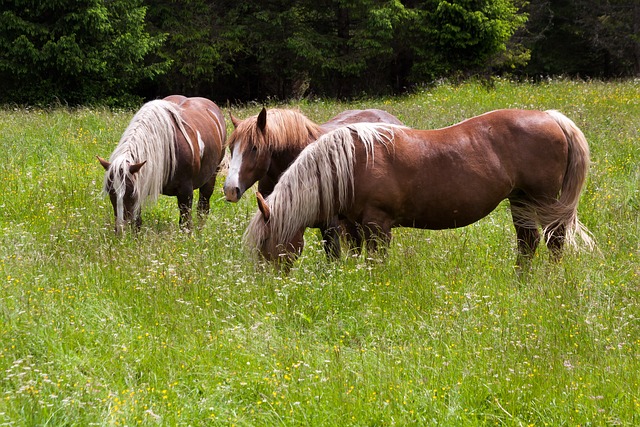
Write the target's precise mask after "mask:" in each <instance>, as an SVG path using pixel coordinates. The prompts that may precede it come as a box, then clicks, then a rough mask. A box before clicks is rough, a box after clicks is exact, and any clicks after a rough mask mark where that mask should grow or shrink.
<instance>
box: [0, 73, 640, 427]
mask: <svg viewBox="0 0 640 427" xmlns="http://www.w3.org/2000/svg"><path fill="white" fill-rule="evenodd" d="M273 106H275V105H273ZM278 106H283V105H282V104H280V105H278ZM284 106H285V107H299V108H300V109H301V110H302V111H303V112H304V113H305V114H306V115H307V116H308V117H310V118H311V119H312V120H314V121H318V122H321V121H324V120H327V119H329V118H330V117H332V116H333V115H335V114H337V113H338V112H340V111H342V110H344V109H347V108H373V107H376V108H383V109H386V110H388V111H389V112H391V113H393V114H395V115H397V116H398V117H399V118H400V119H401V120H403V121H404V122H405V123H406V124H408V125H410V126H412V127H418V128H435V127H442V126H446V125H449V124H452V123H455V122H457V121H459V120H462V119H464V118H467V117H471V116H473V115H477V114H480V113H483V112H486V111H489V110H492V109H497V108H506V107H517V108H527V109H558V110H560V111H562V112H563V113H565V114H566V115H567V116H568V117H570V118H572V119H573V120H574V121H575V122H576V124H577V125H578V126H579V127H580V128H581V129H582V130H583V131H584V133H585V135H586V136H587V139H588V140H589V142H590V146H591V154H592V166H591V170H590V176H589V179H588V184H587V187H586V189H585V192H584V194H583V197H582V199H581V204H580V207H579V213H580V217H581V220H582V221H583V222H584V223H585V225H586V226H587V227H588V228H589V229H590V230H591V232H592V233H593V235H594V236H595V238H596V240H597V243H598V247H599V251H596V252H586V253H576V252H569V253H567V254H566V255H565V257H564V260H563V261H562V262H561V263H559V264H552V263H550V262H549V261H548V259H547V257H548V252H547V251H546V250H545V249H544V248H542V249H541V250H539V252H538V255H537V256H536V258H535V259H534V262H533V267H532V270H531V272H530V273H529V274H528V275H526V276H524V277H522V278H520V279H519V278H518V276H517V275H516V273H515V271H514V261H515V236H514V231H513V229H512V225H511V221H510V215H509V211H508V208H507V206H506V205H505V204H503V205H501V206H500V207H499V208H498V209H497V210H496V211H495V212H494V213H492V214H491V215H490V216H489V217H487V218H485V219H483V220H481V221H480V222H478V223H476V224H474V225H472V226H469V227H466V228H463V229H457V230H449V231H425V230H414V229H396V230H395V231H394V238H393V241H392V244H391V247H390V250H389V253H388V257H387V258H386V260H385V261H384V262H374V261H368V260H366V259H362V258H343V259H341V260H339V261H338V262H335V263H329V262H327V261H326V260H325V258H324V255H323V251H322V247H321V245H320V243H319V239H318V235H317V234H316V233H317V231H316V230H308V231H307V235H306V240H307V246H306V248H305V252H304V254H303V256H302V257H301V259H300V260H299V261H298V262H297V263H296V265H295V268H294V269H293V270H292V271H291V273H290V274H289V275H288V276H283V275H279V274H276V273H274V272H272V271H270V270H264V269H259V268H255V266H254V265H253V264H252V262H251V261H250V260H249V259H248V257H247V256H246V254H245V252H244V250H243V248H242V246H241V238H242V233H243V231H244V228H245V226H246V224H247V222H248V220H249V218H250V217H251V215H253V213H254V211H255V206H256V205H255V198H254V197H252V191H248V192H247V195H246V196H245V198H243V200H241V202H240V203H239V204H237V205H234V204H227V203H225V202H224V200H223V197H222V192H221V188H220V187H221V185H222V182H223V180H224V177H220V179H219V180H218V189H217V190H216V193H215V195H214V199H215V200H214V201H213V203H212V212H211V215H210V217H209V220H208V222H207V223H206V224H205V225H204V226H203V227H202V229H201V230H200V231H199V232H196V233H194V234H193V235H185V234H183V233H180V232H179V231H178V226H177V221H178V210H177V206H176V201H175V199H170V198H167V197H162V198H161V199H160V200H159V202H158V204H157V205H155V206H154V207H151V208H148V209H146V210H145V211H144V212H143V221H144V224H143V227H142V231H141V232H140V233H139V235H137V236H132V235H131V234H128V235H126V236H124V237H122V238H117V237H116V236H114V234H113V218H112V209H111V205H110V203H109V200H108V198H106V197H105V196H104V195H103V194H101V184H102V178H103V169H102V168H101V167H100V165H99V164H98V162H97V160H96V159H95V155H101V156H103V157H108V155H109V154H110V153H111V151H112V150H113V148H114V147H115V145H116V143H117V142H118V140H119V138H120V136H121V134H122V132H123V131H124V129H125V127H126V125H127V124H128V122H129V120H130V119H131V117H132V115H133V112H132V111H124V112H122V111H108V110H100V109H98V110H96V109H88V108H87V109H74V110H69V109H64V108H59V109H53V110H31V109H19V108H9V107H5V108H4V109H1V110H0V138H1V140H2V150H1V151H0V426H44V425H47V426H92V425H94V426H136V425H147V426H155V425H163V426H217V425H220V426H227V425H237V426H272V425H282V426H294V425H304V426H388V425H403V426H404V425H416V426H426V425H434V426H435V425H438V426H484V425H504V426H578V425H579V426H588V425H591V426H607V425H612V426H613V425H615V426H619V425H621V426H636V425H640V219H639V218H640V81H639V80H635V81H626V82H612V83H601V82H574V81H550V82H545V83H542V84H516V83H511V82H508V81H503V80H498V81H497V82H496V84H495V87H493V88H487V87H485V86H483V85H480V84H476V83H466V84H463V85H460V86H451V85H442V86H438V87H435V88H432V89H429V90H425V91H424V92H421V93H418V94H414V95H411V96H404V97H398V98H388V99H386V98H385V99H373V100H362V101H357V102H351V103H338V102H334V101H322V100H305V101H300V102H297V103H291V104H286V105H284ZM260 107H261V106H259V105H250V106H245V107H231V108H227V110H230V111H232V112H233V113H234V114H235V115H236V116H238V117H241V118H244V117H246V116H248V115H251V114H255V113H257V112H258V111H259V108H260ZM229 125H230V123H229Z"/></svg>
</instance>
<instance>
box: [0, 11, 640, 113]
mask: <svg viewBox="0 0 640 427" xmlns="http://www.w3.org/2000/svg"><path fill="white" fill-rule="evenodd" d="M0 4H1V6H0V103H2V104H4V105H41V106H42V105H45V106H46V105H60V104H61V105H108V106H135V105H137V104H139V102H141V101H142V100H148V99H154V98H158V97H163V96H166V95H168V94H172V93H181V94H185V95H188V96H195V95H198V96H204V97H208V98H210V99H213V100H215V101H216V102H218V103H225V102H227V103H228V102H232V103H235V102H247V101H264V100H266V99H279V100H287V99H301V98H304V97H329V98H336V99H353V98H358V97H363V96H365V97H366V96H379V95H389V94H399V93H407V92H410V91H412V90H414V89H415V88H419V87H423V86H428V85H431V84H433V83H434V82H438V81H443V80H446V81H461V80H465V79H469V78H479V79H482V80H483V81H489V82H490V80H491V78H492V77H493V76H498V75H502V76H504V75H508V76H510V77H513V78H517V79H526V80H534V81H535V80H539V79H544V78H547V77H549V76H558V75H562V76H568V77H573V78H582V79H594V78H595V79H616V78H628V77H634V76H638V75H640V2H638V1H637V0H558V1H553V2H552V1H549V0H531V1H524V0H450V1H439V0H404V1H400V0H293V1H289V0H287V1H285V0H266V1H265V0H234V1H230V0H219V1H214V0H185V1H175V0H111V1H105V0H56V1H34V0H0Z"/></svg>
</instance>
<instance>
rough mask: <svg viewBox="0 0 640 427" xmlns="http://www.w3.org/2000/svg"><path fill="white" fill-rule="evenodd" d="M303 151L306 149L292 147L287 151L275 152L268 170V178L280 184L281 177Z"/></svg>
mask: <svg viewBox="0 0 640 427" xmlns="http://www.w3.org/2000/svg"><path fill="white" fill-rule="evenodd" d="M303 149H304V147H292V148H289V149H287V150H281V151H275V152H273V153H272V154H271V163H270V165H269V169H268V170H267V177H268V178H269V179H270V180H271V181H273V182H274V183H275V182H278V178H280V175H282V173H283V172H284V171H285V170H287V168H288V167H289V166H291V164H292V163H293V162H294V161H295V160H296V158H297V157H298V156H299V155H300V153H301V152H302V150H303Z"/></svg>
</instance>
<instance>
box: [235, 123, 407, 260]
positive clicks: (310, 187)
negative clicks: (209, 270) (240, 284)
mask: <svg viewBox="0 0 640 427" xmlns="http://www.w3.org/2000/svg"><path fill="white" fill-rule="evenodd" d="M395 129H402V127H398V126H394V125H387V124H373V123H356V124H351V125H348V126H344V127H341V128H338V129H336V130H334V131H332V132H329V133H327V134H325V135H323V136H322V137H320V139H318V140H317V141H316V142H315V143H313V144H311V145H309V146H308V147H307V148H305V149H304V150H303V151H302V153H300V155H299V156H298V158H297V159H296V160H295V161H294V162H293V163H292V164H291V166H290V167H289V168H288V169H287V170H286V171H285V172H284V173H283V174H282V176H281V177H280V180H279V181H278V184H277V185H276V187H275V189H274V190H273V193H271V195H270V196H269V197H268V198H267V199H266V202H267V204H268V205H269V208H270V211H271V216H270V220H269V228H270V232H269V233H270V235H271V236H274V238H275V239H277V240H278V241H289V240H291V238H292V237H293V236H294V234H295V233H296V232H297V231H298V230H299V229H300V228H301V227H303V226H308V225H310V224H314V223H316V222H319V221H326V222H328V221H329V220H330V219H331V218H332V217H333V216H334V215H335V214H336V211H337V210H339V209H340V208H341V207H344V206H348V205H349V204H350V203H351V202H352V197H353V185H354V183H353V167H354V163H355V145H354V144H355V139H354V135H353V134H354V133H355V134H356V135H357V136H356V138H357V139H358V140H359V141H360V142H361V143H362V144H363V145H364V147H365V150H366V152H367V162H369V160H370V159H371V161H372V162H373V161H375V157H374V151H375V145H376V144H377V143H379V144H382V145H384V146H386V147H389V146H392V145H393V139H394V130H395ZM284 211H289V212H295V215H283V214H282V212H284ZM320 213H321V214H322V218H318V215H319V214H320ZM287 218H290V219H293V220H294V221H295V222H285V221H286V219H287ZM266 231H267V230H266V227H265V226H264V219H263V217H262V214H261V213H260V212H258V213H256V215H255V216H254V217H253V219H252V220H251V222H250V223H249V226H248V228H247V230H246V232H245V235H244V240H245V244H246V245H247V247H248V248H250V249H251V250H253V249H255V248H257V247H258V246H259V244H260V243H261V242H262V241H263V240H264V239H265V232H266Z"/></svg>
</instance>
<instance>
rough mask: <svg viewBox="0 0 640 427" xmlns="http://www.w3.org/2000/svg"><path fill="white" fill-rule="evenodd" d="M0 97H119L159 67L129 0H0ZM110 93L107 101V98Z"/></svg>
mask: <svg viewBox="0 0 640 427" xmlns="http://www.w3.org/2000/svg"><path fill="white" fill-rule="evenodd" d="M0 5H1V9H2V12H1V14H0V101H1V102H13V103H41V104H42V103H44V104H48V103H51V102H55V101H60V102H67V103H69V104H76V103H87V102H105V101H106V102H114V103H119V102H126V99H127V98H130V97H131V94H132V92H133V91H134V90H135V89H136V87H137V85H138V84H139V83H140V82H141V81H143V80H144V79H150V78H153V77H154V76H157V75H158V74H161V73H163V72H164V71H165V70H166V67H167V65H168V64H167V62H166V61H164V62H163V61H160V62H154V63H149V62H147V58H148V56H149V54H150V53H152V52H153V51H154V50H155V49H157V48H158V46H159V45H160V44H161V42H162V40H163V37H162V36H156V37H151V36H150V35H149V34H148V33H147V31H146V30H145V14H146V9H145V8H144V7H142V6H141V3H140V1H137V0H113V1H109V2H104V1H101V0H58V1H52V2H44V1H43V2H33V1H28V0H9V1H7V0H0ZM109 100H111V101H109Z"/></svg>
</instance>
